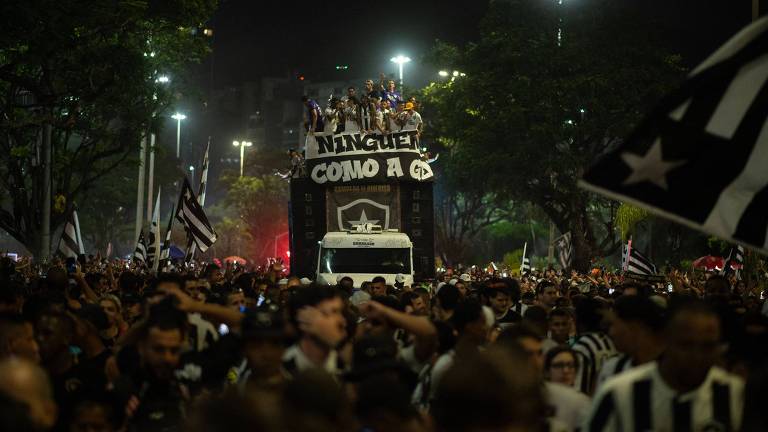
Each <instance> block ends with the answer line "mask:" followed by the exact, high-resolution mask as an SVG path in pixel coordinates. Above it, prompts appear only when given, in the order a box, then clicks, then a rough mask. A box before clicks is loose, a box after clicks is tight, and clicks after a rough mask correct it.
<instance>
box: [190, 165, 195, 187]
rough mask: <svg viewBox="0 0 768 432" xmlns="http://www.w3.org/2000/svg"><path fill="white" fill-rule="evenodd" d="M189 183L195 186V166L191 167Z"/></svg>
mask: <svg viewBox="0 0 768 432" xmlns="http://www.w3.org/2000/svg"><path fill="white" fill-rule="evenodd" d="M189 181H190V183H192V184H195V167H194V166H193V165H190V166H189Z"/></svg>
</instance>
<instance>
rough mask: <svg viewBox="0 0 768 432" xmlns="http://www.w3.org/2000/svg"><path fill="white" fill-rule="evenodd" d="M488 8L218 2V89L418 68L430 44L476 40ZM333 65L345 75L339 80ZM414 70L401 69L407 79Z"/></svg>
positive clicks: (435, 2)
mask: <svg viewBox="0 0 768 432" xmlns="http://www.w3.org/2000/svg"><path fill="white" fill-rule="evenodd" d="M267 3H269V7H268V8H267V7H265V5H266V4H267ZM487 3H488V2H487V0H476V1H467V2H466V4H463V5H462V7H461V9H460V10H459V9H457V8H455V7H448V6H447V5H450V4H451V3H450V2H448V1H439V0H426V1H400V2H398V1H395V2H393V1H378V2H373V1H343V2H339V1H320V0H318V1H313V2H304V1H300V2H297V1H271V2H257V1H256V0H226V1H222V2H221V4H220V7H219V10H218V11H217V13H216V15H215V16H214V19H213V27H214V28H215V40H214V50H215V59H214V62H215V68H214V71H215V73H214V76H215V84H216V86H221V85H224V84H230V83H234V82H241V81H243V80H247V79H249V78H250V77H253V76H259V75H272V76H275V75H285V74H288V73H293V72H294V71H295V72H301V73H303V74H305V75H306V76H307V78H308V79H311V80H314V81H318V80H326V79H331V78H334V77H338V76H341V77H344V75H340V74H345V73H346V74H347V76H348V77H352V78H359V77H362V76H369V75H372V74H373V75H378V73H379V72H385V73H392V72H394V65H393V64H392V63H391V62H390V61H389V59H390V58H391V57H393V56H394V55H396V54H399V53H403V54H404V55H408V56H410V57H411V58H413V59H414V60H417V59H418V58H420V57H421V56H422V55H423V54H424V53H426V52H427V51H428V49H429V47H430V46H431V45H432V44H433V42H434V40H435V39H438V38H439V39H443V40H448V41H452V42H459V43H461V42H465V41H467V40H468V39H471V38H472V37H474V36H475V35H476V33H477V23H478V21H479V20H480V18H481V17H482V16H483V14H484V13H485V11H486V9H487ZM334 5H336V6H334ZM337 64H347V65H349V66H350V69H349V71H347V72H337V71H336V70H335V68H334V67H335V65H337ZM416 69H418V65H417V64H411V65H408V66H406V72H405V73H406V76H408V74H409V73H410V74H411V76H413V75H412V74H413V73H414V71H415V70H416ZM434 72H435V73H436V72H437V71H434Z"/></svg>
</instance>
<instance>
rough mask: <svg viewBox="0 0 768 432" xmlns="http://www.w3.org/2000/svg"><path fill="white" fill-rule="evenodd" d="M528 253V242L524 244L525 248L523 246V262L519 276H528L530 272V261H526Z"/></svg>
mask: <svg viewBox="0 0 768 432" xmlns="http://www.w3.org/2000/svg"><path fill="white" fill-rule="evenodd" d="M527 252H528V242H525V246H523V262H522V263H521V264H520V274H521V275H524V274H528V273H530V272H531V260H530V259H528V256H526V253H527Z"/></svg>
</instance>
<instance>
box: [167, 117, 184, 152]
mask: <svg viewBox="0 0 768 432" xmlns="http://www.w3.org/2000/svg"><path fill="white" fill-rule="evenodd" d="M171 118H172V119H174V120H176V159H179V158H180V157H181V121H182V120H184V119H185V118H187V116H186V115H184V114H182V113H176V114H174V115H172V116H171Z"/></svg>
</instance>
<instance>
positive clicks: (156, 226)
mask: <svg viewBox="0 0 768 432" xmlns="http://www.w3.org/2000/svg"><path fill="white" fill-rule="evenodd" d="M160 192H161V190H160V188H158V189H157V199H156V200H155V208H154V211H153V212H152V224H151V225H150V227H149V245H148V248H147V265H148V266H149V267H151V268H152V270H155V271H157V269H158V267H159V264H160Z"/></svg>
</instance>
